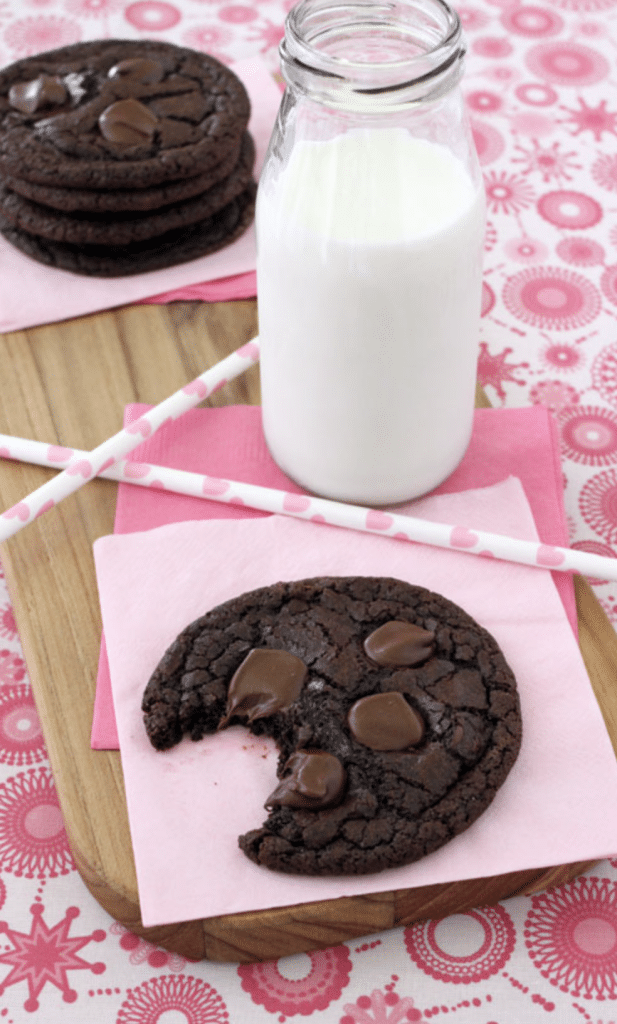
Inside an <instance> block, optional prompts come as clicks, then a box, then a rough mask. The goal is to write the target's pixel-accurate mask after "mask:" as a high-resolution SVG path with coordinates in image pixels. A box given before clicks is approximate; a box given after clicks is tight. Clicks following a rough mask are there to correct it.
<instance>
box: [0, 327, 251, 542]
mask: <svg viewBox="0 0 617 1024" xmlns="http://www.w3.org/2000/svg"><path fill="white" fill-rule="evenodd" d="M258 359H259V340H258V338H253V339H252V341H249V342H247V343H246V345H242V346H241V347H240V348H238V349H236V351H235V352H232V353H231V355H229V356H227V357H226V358H225V359H222V360H221V361H220V362H219V363H217V364H216V365H215V366H212V367H210V369H209V370H206V371H205V372H204V373H202V374H200V376H199V377H195V379H194V380H192V381H190V383H188V384H185V385H184V387H183V388H180V390H179V391H176V392H174V394H173V395H170V396H169V398H166V399H164V400H163V401H162V402H160V403H159V405H155V406H153V408H152V409H150V410H149V412H146V413H144V414H143V416H141V417H140V418H139V419H138V420H136V421H135V422H134V423H130V424H129V425H128V426H127V427H125V428H124V429H123V430H120V431H118V433H117V434H114V435H113V437H109V438H108V439H107V440H106V441H103V443H102V444H100V445H99V446H98V448H95V449H94V450H93V451H91V452H76V453H74V454H73V455H72V457H71V458H70V459H69V462H68V464H67V465H66V467H65V469H63V471H62V472H61V473H59V474H58V475H57V476H55V477H53V478H52V479H51V480H48V481H47V482H46V483H44V484H43V485H42V487H39V488H37V490H36V491H32V493H31V494H29V495H28V496H27V497H25V498H23V499H22V500H21V501H19V502H18V503H17V504H16V505H13V506H12V507H11V508H8V509H7V510H6V512H3V513H2V515H1V516H0V542H2V541H4V540H7V539H8V538H9V537H12V536H13V534H15V533H17V532H18V531H19V530H21V529H23V527H24V526H27V524H28V523H30V522H32V520H33V519H36V518H38V516H40V515H42V514H43V513H44V512H47V510H48V509H50V508H53V507H54V505H57V504H58V503H59V502H60V501H62V500H63V498H66V497H68V495H69V494H72V493H73V492H74V491H77V490H78V489H79V488H80V487H83V485H84V484H85V483H87V482H88V480H92V479H93V478H94V477H95V476H100V475H101V473H102V472H103V471H104V470H106V469H108V468H109V467H110V466H112V465H113V464H114V463H115V462H117V461H118V460H119V459H123V458H124V456H125V455H128V454H129V452H131V451H132V450H133V448H136V447H137V445H139V444H141V443H142V441H144V440H145V439H146V438H147V437H152V435H153V434H154V433H155V432H156V431H157V430H158V429H159V427H162V425H163V424H164V423H166V422H168V421H169V420H176V419H178V417H179V416H182V414H183V413H185V412H187V410H188V409H192V408H193V407H194V406H195V405H197V404H198V403H199V402H201V401H203V399H204V398H208V397H209V396H210V395H211V394H213V392H215V391H217V390H218V389H219V388H221V387H222V386H223V385H224V384H226V383H227V381H229V380H233V378H234V377H238V376H239V374H241V373H244V371H245V370H247V369H248V367H249V366H252V365H253V364H254V363H256V362H257V360H258Z"/></svg>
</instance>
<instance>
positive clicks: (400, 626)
mask: <svg viewBox="0 0 617 1024" xmlns="http://www.w3.org/2000/svg"><path fill="white" fill-rule="evenodd" d="M434 649H435V634H434V633H431V632H430V631H429V630H428V629H422V627H421V626H414V625H413V623H411V622H397V621H395V620H394V621H392V622H385V623H384V625H383V626H380V627H379V629H376V630H375V632H374V633H371V635H370V636H367V638H366V640H365V641H364V650H365V651H366V653H367V654H368V656H369V658H370V659H371V661H374V662H376V664H377V665H385V666H386V667H387V666H389V665H421V664H422V662H423V661H427V659H428V658H430V657H431V655H432V653H433V651H434Z"/></svg>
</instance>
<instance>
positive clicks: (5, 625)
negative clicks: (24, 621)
mask: <svg viewBox="0 0 617 1024" xmlns="http://www.w3.org/2000/svg"><path fill="white" fill-rule="evenodd" d="M0 636H1V637H3V638H4V639H5V640H14V639H15V638H16V636H17V623H16V622H15V616H14V615H13V609H12V608H11V606H10V604H5V606H4V608H0Z"/></svg>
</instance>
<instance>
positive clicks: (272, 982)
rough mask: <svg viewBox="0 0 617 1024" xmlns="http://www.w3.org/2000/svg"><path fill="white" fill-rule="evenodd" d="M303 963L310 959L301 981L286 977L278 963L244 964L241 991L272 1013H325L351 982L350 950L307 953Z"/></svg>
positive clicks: (240, 969)
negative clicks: (322, 1011) (318, 1011)
mask: <svg viewBox="0 0 617 1024" xmlns="http://www.w3.org/2000/svg"><path fill="white" fill-rule="evenodd" d="M302 960H303V962H305V961H307V960H308V964H307V966H306V972H305V973H303V974H301V976H300V977H298V978H288V977H286V976H285V974H284V973H283V972H282V971H281V969H280V968H279V962H278V961H276V960H272V961H270V962H269V963H255V964H241V965H240V967H238V976H239V978H240V980H241V983H242V988H243V989H244V991H245V992H248V994H249V995H250V997H251V999H252V1000H253V1002H254V1003H257V1004H258V1005H260V1006H263V1007H264V1009H266V1010H268V1011H269V1012H270V1013H281V1014H285V1015H287V1016H291V1015H293V1014H302V1015H305V1016H308V1015H309V1014H311V1013H313V1012H314V1011H317V1010H325V1009H327V1007H328V1006H329V1005H330V1003H331V1002H333V1000H335V999H338V998H339V997H340V995H341V992H342V991H343V989H344V988H345V986H346V985H347V984H348V983H349V975H350V973H351V967H352V963H351V960H350V958H349V952H348V950H347V947H346V946H333V947H331V948H330V949H325V950H319V951H317V952H312V953H306V954H303V955H302ZM299 973H300V972H299Z"/></svg>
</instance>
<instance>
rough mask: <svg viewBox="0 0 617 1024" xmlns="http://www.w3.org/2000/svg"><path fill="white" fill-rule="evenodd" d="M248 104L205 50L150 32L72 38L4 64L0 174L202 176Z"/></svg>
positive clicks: (55, 179) (61, 178) (90, 183)
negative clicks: (133, 36)
mask: <svg viewBox="0 0 617 1024" xmlns="http://www.w3.org/2000/svg"><path fill="white" fill-rule="evenodd" d="M249 113H250V104H249V99H248V96H247V93H246V90H245V88H244V86H243V84H242V83H241V82H240V80H239V79H238V78H237V76H236V75H235V74H234V73H233V72H232V71H231V70H230V69H229V68H227V67H225V65H223V64H221V63H220V62H219V61H217V60H215V59H214V58H213V57H210V56H208V55H207V54H204V53H198V52H197V51H194V50H189V49H186V48H183V47H179V46H174V45H173V44H171V43H163V42H158V41H152V40H126V39H125V40H118V39H115V40H114V39H112V40H98V41H95V42H87V43H76V44H74V45H72V46H66V47H62V48H61V49H58V50H50V51H48V52H47V53H42V54H39V55H38V56H34V57H26V58H24V59H23V60H19V61H17V62H15V63H14V64H11V65H9V66H8V67H7V68H5V69H4V70H3V71H2V72H0V173H1V174H2V175H4V176H5V177H6V176H11V177H14V178H20V179H25V180H27V181H32V182H37V183H39V184H43V185H50V186H52V187H54V188H55V187H58V186H60V187H62V188H69V187H70V188H79V189H105V190H109V189H115V188H120V189H124V188H130V189H134V188H148V187H151V186H155V185H160V184H161V183H163V182H166V181H176V180H179V179H183V178H190V177H193V176H195V175H197V174H200V175H204V174H205V173H206V172H208V171H210V170H211V169H213V168H215V167H217V166H218V165H220V163H221V161H222V160H223V159H224V157H225V156H226V154H227V153H228V152H229V151H230V150H232V149H233V148H234V147H235V146H236V145H237V141H238V139H239V137H240V136H241V135H242V133H243V132H244V130H245V129H246V126H247V123H248V119H249ZM214 181H216V179H214ZM214 181H213V183H214Z"/></svg>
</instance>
